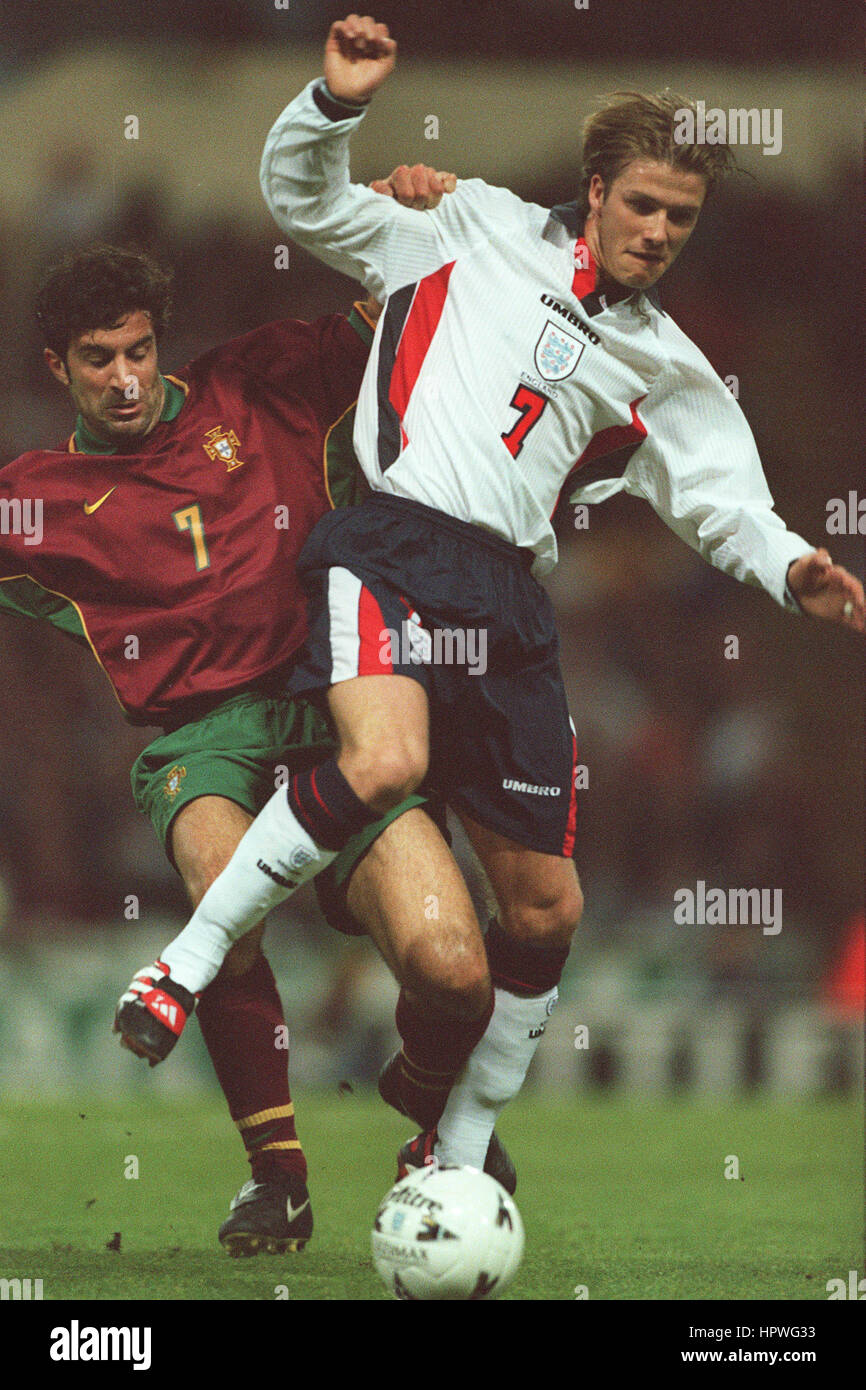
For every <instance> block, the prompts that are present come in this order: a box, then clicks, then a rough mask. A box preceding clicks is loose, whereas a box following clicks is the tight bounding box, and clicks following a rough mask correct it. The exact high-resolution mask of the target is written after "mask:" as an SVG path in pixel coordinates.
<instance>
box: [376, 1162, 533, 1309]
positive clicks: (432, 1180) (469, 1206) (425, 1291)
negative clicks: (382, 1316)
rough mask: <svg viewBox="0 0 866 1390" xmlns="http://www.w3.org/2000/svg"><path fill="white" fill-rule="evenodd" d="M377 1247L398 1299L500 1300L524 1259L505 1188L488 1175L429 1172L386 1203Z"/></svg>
mask: <svg viewBox="0 0 866 1390" xmlns="http://www.w3.org/2000/svg"><path fill="white" fill-rule="evenodd" d="M372 1247H373V1261H374V1263H375V1265H376V1269H377V1270H378V1272H379V1275H380V1276H381V1278H382V1280H383V1281H384V1283H385V1285H386V1287H387V1288H388V1289H389V1290H390V1292H391V1293H392V1294H393V1295H394V1297H395V1298H399V1299H408V1300H412V1299H418V1300H427V1299H431V1300H432V1299H467V1300H468V1299H492V1298H499V1296H500V1294H502V1293H504V1292H505V1290H506V1289H507V1288H508V1286H509V1284H510V1283H511V1281H512V1279H513V1278H514V1276H515V1274H516V1273H517V1269H518V1266H519V1265H520V1261H521V1258H522V1256H523V1222H522V1221H521V1219H520V1212H519V1211H518V1210H517V1207H516V1206H515V1204H514V1201H513V1199H512V1198H511V1197H509V1195H508V1193H507V1192H506V1191H505V1188H504V1187H501V1186H500V1185H499V1183H498V1182H496V1181H495V1180H494V1179H493V1178H491V1177H488V1175H487V1174H486V1173H482V1172H480V1171H479V1170H478V1169H477V1168H449V1167H438V1166H434V1165H430V1166H429V1167H425V1168H419V1169H417V1170H416V1171H414V1172H412V1173H410V1174H409V1176H408V1177H406V1178H402V1179H401V1180H400V1181H399V1182H398V1183H396V1184H395V1186H394V1187H392V1188H391V1191H390V1192H389V1193H388V1194H387V1195H386V1196H385V1197H384V1198H383V1199H382V1202H381V1204H380V1206H379V1210H378V1212H377V1213H376V1220H375V1222H374V1224H373V1232H372Z"/></svg>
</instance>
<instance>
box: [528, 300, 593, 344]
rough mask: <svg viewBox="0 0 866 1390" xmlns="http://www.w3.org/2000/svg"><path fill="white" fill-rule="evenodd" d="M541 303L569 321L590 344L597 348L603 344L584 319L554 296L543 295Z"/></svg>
mask: <svg viewBox="0 0 866 1390" xmlns="http://www.w3.org/2000/svg"><path fill="white" fill-rule="evenodd" d="M541 302H542V304H543V305H544V306H545V308H547V309H552V310H553V312H554V313H555V314H561V315H562V317H563V318H564V319H567V320H568V322H569V323H570V324H571V325H572V327H574V328H576V329H577V331H578V332H579V333H582V334H583V336H584V338H586V341H587V342H588V343H592V344H593V345H594V346H595V347H598V345H599V343H600V342H601V339H600V338H599V336H598V334H597V333H593V331H592V329H591V328H590V326H589V324H588V323H584V321H583V319H582V318H579V317H578V315H577V314H575V313H574V312H573V311H572V310H571V309H568V308H566V306H565V305H564V304H560V302H559V300H558V299H554V297H553V295H552V294H543V295H542V296H541Z"/></svg>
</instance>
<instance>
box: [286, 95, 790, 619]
mask: <svg viewBox="0 0 866 1390" xmlns="http://www.w3.org/2000/svg"><path fill="white" fill-rule="evenodd" d="M363 115H364V108H360V109H357V110H355V111H351V112H350V111H349V110H348V108H346V107H345V106H342V105H339V104H337V103H335V102H334V101H333V99H332V98H331V97H330V94H329V93H328V92H327V88H325V87H324V84H323V83H322V82H321V81H319V82H313V83H311V84H310V85H309V86H308V87H307V88H306V89H305V90H304V91H303V92H302V93H301V94H300V95H299V96H298V97H297V98H296V99H295V101H293V102H292V103H291V104H290V105H289V106H288V107H287V108H286V109H285V111H284V112H283V113H282V115H281V116H280V117H279V119H278V120H277V122H276V124H275V125H274V127H273V128H272V130H271V132H270V134H269V135H268V138H267V142H266V144H265V149H264V154H263V157H262V166H261V182H262V189H263V192H264V195H265V200H266V202H267V204H268V207H269V208H270V209H271V212H272V213H273V215H274V217H275V219H276V221H277V223H278V224H279V226H280V227H281V228H284V229H285V231H286V232H287V233H288V234H289V235H290V236H291V237H292V238H293V239H294V241H296V242H297V243H298V244H300V245H302V246H304V247H307V248H308V249H309V250H310V251H312V252H313V253H314V254H315V255H316V256H318V257H319V258H320V259H321V260H323V261H325V262H327V264H328V265H331V266H334V267H335V268H336V269H338V270H341V271H343V272H345V273H347V274H350V275H353V276H354V277H355V278H357V279H360V280H361V281H363V283H364V284H365V286H366V287H367V289H368V290H369V291H370V292H372V293H373V294H375V295H376V297H377V298H379V299H380V300H383V301H385V309H384V312H383V313H382V316H381V318H380V320H379V324H378V326H377V330H376V336H375V340H374V344H373V349H372V353H371V357H370V362H369V365H368V367H367V371H366V374H365V377H364V382H363V386H362V389H361V395H360V398H359V401H358V408H357V413H356V424H355V449H356V452H357V454H358V458H359V460H360V463H361V467H362V468H363V470H364V473H365V475H366V477H367V479H368V481H369V483H370V485H371V487H372V488H373V489H374V490H376V491H380V492H389V493H393V494H395V495H396V496H399V497H407V498H411V499H413V500H415V501H417V502H423V503H425V504H426V505H427V506H429V507H434V508H436V509H437V510H439V511H442V512H445V513H447V514H448V515H450V516H454V517H458V518H459V519H460V520H461V521H466V522H471V523H473V524H475V525H476V526H481V527H484V528H486V529H487V530H489V531H492V532H493V533H494V534H496V535H497V536H501V537H503V538H504V539H505V540H508V541H511V542H512V543H513V544H514V545H517V546H521V547H527V548H529V549H531V550H532V551H534V553H535V557H536V559H535V562H534V565H533V572H534V573H535V574H536V576H540V575H542V574H545V573H546V572H548V571H549V570H550V569H551V568H552V567H553V566H554V564H555V563H556V539H555V536H554V532H553V529H552V526H551V518H552V516H553V513H554V510H555V508H556V505H557V502H558V500H559V499H560V497H561V496H565V497H567V498H568V499H569V500H570V501H571V502H573V503H585V502H598V501H601V500H603V499H605V498H607V497H610V496H612V495H613V494H614V493H616V492H619V491H623V490H624V491H625V492H627V493H630V494H633V495H635V496H639V497H643V498H645V499H646V500H647V501H648V502H649V503H650V504H651V505H652V507H653V508H654V509H655V510H656V512H657V513H658V514H659V516H661V517H662V519H663V520H664V521H665V522H666V523H667V525H668V526H670V527H671V528H672V530H673V531H675V532H676V534H677V535H678V536H680V537H681V538H682V539H683V540H684V541H686V542H687V543H688V544H689V545H691V546H692V547H694V549H695V550H697V551H698V552H699V553H700V554H701V555H702V556H703V557H704V559H706V560H708V561H710V562H711V563H712V564H713V565H715V566H717V567H718V568H719V569H721V570H723V571H724V572H725V573H727V574H730V575H732V576H733V577H734V578H736V579H739V580H742V581H744V582H745V583H749V584H757V585H761V586H762V587H763V588H765V589H766V590H767V591H768V592H769V593H770V594H771V595H772V596H773V597H774V598H775V599H776V600H777V601H778V602H779V603H781V604H783V605H784V606H786V607H795V606H796V605H795V604H794V601H793V599H792V598H791V597H790V594H789V593H788V591H787V588H786V574H787V569H788V566H789V565H790V563H791V561H792V560H794V559H796V558H797V557H798V556H799V555H802V554H804V553H806V552H807V551H810V550H811V549H812V547H811V546H810V545H809V544H808V542H807V541H805V540H803V539H802V537H800V536H797V535H795V534H794V533H793V532H791V531H789V530H788V529H787V528H786V526H785V524H784V522H783V521H782V520H781V518H780V517H779V516H777V515H776V513H775V512H774V511H773V499H772V497H771V496H770V492H769V489H768V487H767V483H766V480H765V478H764V474H763V470H762V467H761V463H760V459H759V457H758V453H757V450H756V447H755V443H754V439H753V437H752V433H751V431H750V429H749V426H748V424H747V422H746V420H745V417H744V416H743V413H742V411H741V410H740V408H739V406H738V404H737V402H736V401H735V400H734V398H733V396H732V395H731V393H730V392H729V391H728V390H727V389H726V387H725V386H724V384H723V383H722V381H721V380H720V379H719V377H718V376H717V375H716V373H715V372H714V371H713V369H712V367H711V366H710V364H709V363H708V362H707V360H706V358H705V357H704V356H703V354H702V353H701V352H699V351H698V349H697V348H696V347H695V346H694V344H693V343H692V342H690V340H689V339H688V338H687V337H686V335H685V334H684V333H683V332H682V331H681V330H680V329H679V328H678V327H677V325H676V324H675V323H674V322H673V321H672V319H671V318H670V317H669V316H668V315H667V314H665V313H664V312H663V311H662V310H661V308H660V307H659V305H658V302H657V300H656V298H655V296H654V295H653V294H651V293H650V294H635V295H633V296H631V297H630V298H629V299H627V300H623V301H620V302H619V303H617V304H613V305H606V304H605V302H604V300H603V299H601V298H600V297H599V295H598V294H597V293H596V291H595V280H596V269H595V265H594V263H593V261H592V257H591V256H590V253H589V249H588V247H587V246H586V243H585V242H584V241H583V239H582V237H581V235H580V233H581V228H580V226H579V224H578V221H577V216H576V209H575V208H573V207H570V206H567V207H565V208H562V209H554V210H553V211H550V210H548V209H545V208H542V207H539V206H537V205H535V204H532V203H526V202H524V201H523V200H522V199H520V198H518V197H516V196H515V195H514V194H513V193H511V192H510V191H509V190H507V189H504V188H493V187H490V186H489V185H488V184H486V183H484V182H482V181H481V180H480V179H466V180H461V181H460V182H459V184H458V187H457V190H456V192H454V193H453V194H451V195H449V196H446V197H445V198H444V199H443V200H442V202H441V204H440V205H439V207H438V208H436V209H435V210H432V211H430V212H424V213H420V212H416V211H413V210H412V209H409V208H403V207H400V206H399V204H398V203H396V202H395V201H394V200H393V199H390V198H384V197H382V196H381V195H380V194H376V193H373V192H372V191H371V190H370V189H367V188H364V187H362V186H360V185H356V184H352V183H351V182H350V180H349V139H350V136H351V134H352V131H353V130H354V129H355V127H356V126H357V125H358V123H359V121H360V120H361V119H362V118H363Z"/></svg>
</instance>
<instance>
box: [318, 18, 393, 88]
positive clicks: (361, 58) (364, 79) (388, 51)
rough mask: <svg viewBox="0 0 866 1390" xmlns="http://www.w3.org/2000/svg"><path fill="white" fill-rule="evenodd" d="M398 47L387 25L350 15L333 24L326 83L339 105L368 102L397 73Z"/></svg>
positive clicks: (326, 51)
mask: <svg viewBox="0 0 866 1390" xmlns="http://www.w3.org/2000/svg"><path fill="white" fill-rule="evenodd" d="M396 61H397V45H396V43H395V42H394V40H393V39H392V38H391V37H390V36H389V34H388V26H387V24H377V23H376V21H375V19H373V18H372V17H371V16H370V15H357V14H350V15H349V16H348V17H347V18H346V19H341V20H338V21H337V23H336V24H332V25H331V28H330V31H329V33H328V40H327V43H326V44H325V81H326V82H327V84H328V91H329V92H330V93H331V95H332V96H333V97H336V99H337V100H338V101H350V102H365V101H369V100H370V97H371V96H372V95H373V93H374V92H375V91H376V89H377V88H378V87H381V85H382V83H383V82H384V81H385V78H386V77H387V76H388V74H389V73H390V72H392V71H393V68H394V64H395V62H396Z"/></svg>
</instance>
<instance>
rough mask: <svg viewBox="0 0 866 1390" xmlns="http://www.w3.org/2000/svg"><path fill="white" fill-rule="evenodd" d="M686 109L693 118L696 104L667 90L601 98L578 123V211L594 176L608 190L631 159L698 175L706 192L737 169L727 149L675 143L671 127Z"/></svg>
mask: <svg viewBox="0 0 866 1390" xmlns="http://www.w3.org/2000/svg"><path fill="white" fill-rule="evenodd" d="M685 111H691V112H692V113H693V116H696V113H697V108H696V105H695V102H694V101H692V100H691V98H690V97H683V96H678V95H677V93H676V92H672V91H671V90H670V88H667V87H666V88H665V90H664V91H663V92H656V93H654V94H648V93H646V92H632V91H622V92H612V93H611V94H610V95H609V96H606V97H603V98H602V105H601V106H600V107H599V109H598V110H597V111H595V112H593V114H592V115H591V116H588V117H587V118H586V120H585V121H584V123H583V182H582V184H581V210H582V211H583V212H584V213H586V212H587V211H588V210H589V185H590V182H591V180H592V176H593V174H598V175H599V176H600V177H601V179H602V180H603V181H604V186H605V189H606V190H607V189H609V188H610V185H611V184H612V183H613V181H614V179H615V178H616V177H617V175H618V174H620V173H621V172H622V170H623V169H624V168H625V167H626V165H627V164H630V163H631V162H632V160H634V159H652V160H654V161H656V162H658V163H659V164H670V165H671V166H672V167H673V168H674V169H682V170H685V171H687V172H689V173H695V174H701V175H702V176H703V177H704V178H705V179H706V182H707V193H708V194H709V193H710V191H711V190H712V188H713V187H714V186H715V185H716V184H717V183H718V181H719V180H720V179H721V178H722V177H723V176H724V175H725V174H727V173H728V172H730V170H731V169H735V168H736V167H737V165H736V160H735V159H734V155H733V151H732V150H731V148H730V146H729V145H724V144H718V145H708V144H704V143H700V144H699V143H697V142H693V143H688V142H686V143H680V141H678V140H675V139H674V129H675V127H676V126H677V124H678V123H679V122H680V121H682V118H683V112H685ZM694 128H695V126H694V124H692V129H693V130H694Z"/></svg>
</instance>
